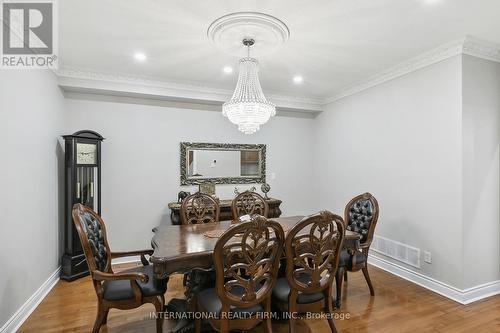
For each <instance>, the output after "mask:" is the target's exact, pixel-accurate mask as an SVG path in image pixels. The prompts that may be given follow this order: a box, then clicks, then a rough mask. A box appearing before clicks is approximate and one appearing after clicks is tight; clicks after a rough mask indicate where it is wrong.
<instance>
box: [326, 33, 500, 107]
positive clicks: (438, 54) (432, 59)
mask: <svg viewBox="0 0 500 333" xmlns="http://www.w3.org/2000/svg"><path fill="white" fill-rule="evenodd" d="M460 54H466V55H470V56H474V57H477V58H482V59H486V60H490V61H495V62H500V45H497V44H493V43H490V42H487V41H484V40H481V39H478V38H475V37H472V36H466V37H464V38H461V39H459V40H455V41H452V42H449V43H446V44H443V45H441V46H439V47H437V48H435V49H433V50H430V51H427V52H425V53H423V54H421V55H419V56H416V57H414V58H411V59H409V60H407V61H404V62H402V63H400V64H398V65H396V66H394V67H391V68H389V69H387V70H385V71H383V72H381V73H379V74H377V75H374V76H371V77H369V78H368V79H366V80H363V81H362V82H359V83H357V84H355V85H352V86H351V87H349V88H347V89H345V90H343V91H341V92H340V93H337V94H335V95H332V96H330V97H327V98H325V101H324V102H325V104H328V103H332V102H335V101H338V100H339V99H342V98H345V97H348V96H351V95H354V94H357V93H359V92H362V91H364V90H367V89H369V88H372V87H375V86H378V85H379V84H382V83H384V82H387V81H390V80H393V79H395V78H398V77H401V76H403V75H406V74H409V73H411V72H414V71H417V70H419V69H422V68H424V67H427V66H430V65H433V64H435V63H438V62H440V61H443V60H446V59H448V58H451V57H454V56H457V55H460Z"/></svg>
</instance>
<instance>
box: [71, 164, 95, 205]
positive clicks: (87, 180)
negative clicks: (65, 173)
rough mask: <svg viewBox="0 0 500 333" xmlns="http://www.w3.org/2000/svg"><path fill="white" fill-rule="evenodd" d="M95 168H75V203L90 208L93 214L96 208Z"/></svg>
mask: <svg viewBox="0 0 500 333" xmlns="http://www.w3.org/2000/svg"><path fill="white" fill-rule="evenodd" d="M97 176H98V172H97V167H92V166H79V167H77V168H76V201H77V202H79V203H81V204H82V205H84V206H87V207H89V208H92V210H94V211H95V212H98V211H99V207H98V202H99V201H98V197H97V196H98V193H99V191H98V188H97V186H98V184H99V182H98V181H97Z"/></svg>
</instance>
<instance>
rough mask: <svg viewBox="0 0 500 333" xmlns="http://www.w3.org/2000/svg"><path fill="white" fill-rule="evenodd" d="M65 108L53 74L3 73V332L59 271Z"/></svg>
mask: <svg viewBox="0 0 500 333" xmlns="http://www.w3.org/2000/svg"><path fill="white" fill-rule="evenodd" d="M63 104H64V98H63V96H62V93H61V91H60V90H59V88H58V87H57V79H56V77H55V76H54V74H53V73H52V72H48V71H42V70H35V71H22V70H19V71H15V70H12V71H10V70H4V71H2V72H1V74H0V126H1V128H0V135H1V140H0V141H1V142H2V150H1V152H2V153H1V163H0V168H1V171H0V184H2V190H1V191H0V205H1V207H0V211H1V215H0V225H1V231H0V244H1V247H0V249H1V250H0V267H1V268H2V269H1V272H2V273H1V274H0V327H2V326H3V325H4V323H5V322H6V321H7V320H8V319H9V318H11V316H12V315H13V314H14V313H15V312H16V311H17V310H18V309H19V308H20V307H21V305H23V304H24V303H25V302H26V300H27V299H28V298H30V297H31V296H32V295H33V293H34V292H35V291H36V290H37V289H38V288H39V287H40V286H41V285H42V284H43V283H44V282H45V281H46V280H47V278H49V276H50V275H51V274H52V273H53V272H54V271H55V270H56V269H57V268H58V266H59V259H60V257H61V255H62V248H63V246H62V228H61V227H60V226H61V225H62V221H61V218H62V215H61V209H62V197H61V191H59V190H60V189H61V188H62V184H61V182H62V181H63V177H62V174H61V172H62V171H63V163H64V160H63V153H62V150H61V149H60V147H59V145H58V141H57V140H58V136H59V135H61V134H63V133H64V132H63V127H64V105H63Z"/></svg>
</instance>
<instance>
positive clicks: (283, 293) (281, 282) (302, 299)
mask: <svg viewBox="0 0 500 333" xmlns="http://www.w3.org/2000/svg"><path fill="white" fill-rule="evenodd" d="M297 280H299V281H301V282H302V283H304V284H308V283H310V282H311V281H312V279H311V276H310V275H306V274H302V275H299V277H298V278H297ZM290 290H291V289H290V285H289V284H288V280H287V278H286V277H282V278H279V279H278V281H277V282H276V286H274V289H273V294H272V295H273V303H276V302H279V303H287V302H288V296H289V295H290ZM324 298H325V295H324V294H323V293H322V292H317V293H312V294H307V293H303V292H299V294H298V296H297V303H298V304H310V303H315V302H319V301H321V300H323V299H324Z"/></svg>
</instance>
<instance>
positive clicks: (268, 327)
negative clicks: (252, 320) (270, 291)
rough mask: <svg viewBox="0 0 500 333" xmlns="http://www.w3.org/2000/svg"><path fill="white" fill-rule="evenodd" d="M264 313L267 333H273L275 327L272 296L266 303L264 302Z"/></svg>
mask: <svg viewBox="0 0 500 333" xmlns="http://www.w3.org/2000/svg"><path fill="white" fill-rule="evenodd" d="M264 312H265V316H266V319H265V322H266V332H267V333H273V325H272V322H271V296H269V297H268V298H267V299H266V300H265V301H264Z"/></svg>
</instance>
